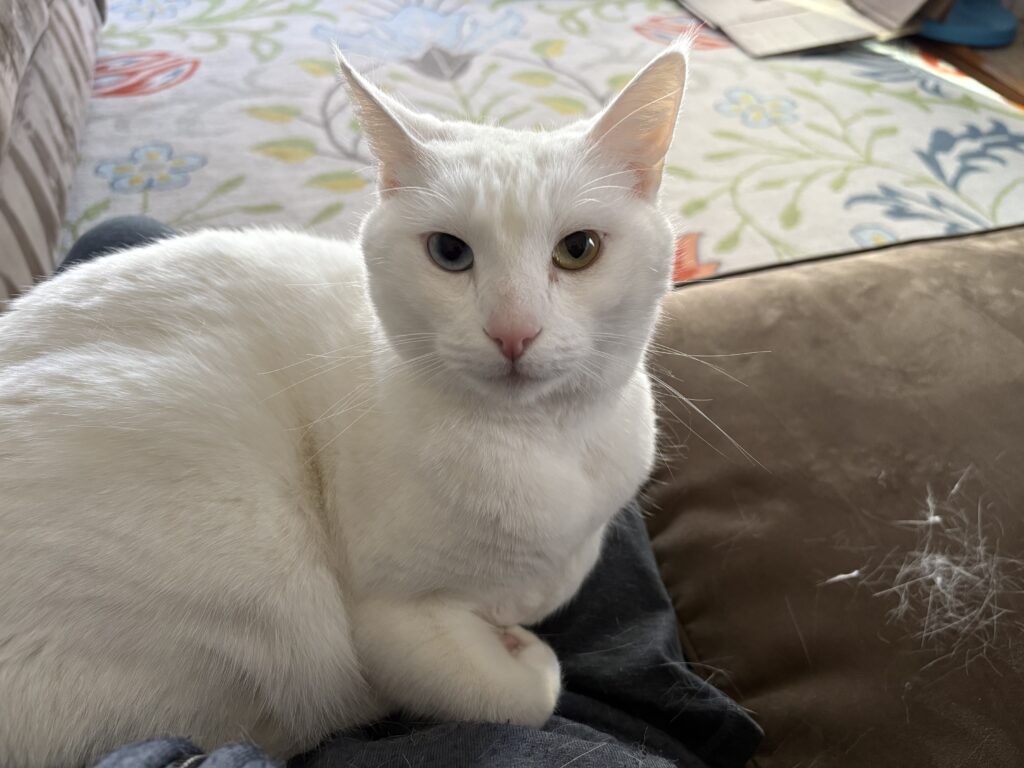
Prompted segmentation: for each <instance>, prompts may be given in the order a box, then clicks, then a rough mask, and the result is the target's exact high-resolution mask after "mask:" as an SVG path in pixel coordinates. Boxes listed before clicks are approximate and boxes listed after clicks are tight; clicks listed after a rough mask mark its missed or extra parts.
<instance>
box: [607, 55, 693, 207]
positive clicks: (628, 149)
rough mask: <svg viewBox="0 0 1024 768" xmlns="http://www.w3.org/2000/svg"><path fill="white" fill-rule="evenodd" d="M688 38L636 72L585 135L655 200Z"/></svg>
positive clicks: (682, 82)
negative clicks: (631, 172)
mask: <svg viewBox="0 0 1024 768" xmlns="http://www.w3.org/2000/svg"><path fill="white" fill-rule="evenodd" d="M689 49H690V42H689V40H688V39H682V40H679V41H677V42H676V43H674V44H673V45H672V46H670V47H669V49H668V50H667V51H665V52H664V53H662V54H661V55H660V56H658V57H657V58H656V59H654V61H652V62H651V63H650V64H648V65H647V66H646V67H644V69H643V70H642V71H641V72H640V73H639V74H638V75H637V76H636V77H634V78H633V79H632V80H631V81H630V83H629V85H627V86H626V87H625V88H623V89H622V92H621V93H620V94H619V95H618V96H617V97H616V98H615V100H614V101H613V102H612V103H611V104H609V105H608V106H607V107H605V110H604V111H603V112H602V113H601V114H600V115H598V116H597V118H596V119H595V121H594V124H593V127H591V129H590V133H589V134H588V138H587V141H588V143H589V145H590V146H591V147H592V148H593V149H594V150H596V151H598V152H600V153H601V154H602V155H603V156H604V157H606V158H609V159H610V160H612V161H613V162H615V163H617V164H619V165H621V166H622V169H623V170H624V171H633V174H634V176H633V179H634V181H633V188H634V190H635V191H636V192H637V194H638V195H640V196H641V197H643V198H646V199H648V200H653V199H654V198H655V197H656V196H657V194H658V187H659V186H660V185H661V173H662V168H663V166H664V164H665V155H666V153H667V152H668V148H669V146H670V145H671V144H672V135H673V133H675V128H676V118H677V117H678V116H679V106H680V104H681V103H682V100H683V89H684V88H685V85H686V65H687V59H688V57H689Z"/></svg>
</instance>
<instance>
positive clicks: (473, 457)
mask: <svg viewBox="0 0 1024 768" xmlns="http://www.w3.org/2000/svg"><path fill="white" fill-rule="evenodd" d="M459 426H460V427H461V428H457V427H456V426H455V425H453V424H452V423H445V422H444V421H439V422H437V423H435V424H434V425H431V426H429V427H427V428H425V429H424V430H423V431H421V432H420V433H419V435H417V438H416V439H415V440H410V441H408V443H407V445H406V449H405V451H404V455H405V458H404V459H403V460H402V462H403V464H404V466H405V469H406V470H407V471H406V472H404V473H402V476H401V478H400V479H399V478H398V477H397V475H396V483H397V485H396V487H395V488H394V492H393V493H392V494H391V498H392V499H393V500H394V502H395V505H396V506H395V508H393V509H391V510H389V511H388V512H387V513H386V514H387V516H389V517H391V516H395V517H397V518H401V519H402V522H401V523H397V524H396V525H395V527H394V529H397V530H401V531H402V532H403V537H402V540H401V541H400V542H399V541H392V542H391V543H390V545H389V547H388V549H389V551H390V552H392V553H394V554H396V555H397V558H398V560H397V561H396V562H395V563H392V566H394V567H395V568H399V569H400V568H401V566H400V565H399V563H400V562H406V563H408V562H410V561H415V562H416V568H415V569H410V570H411V571H415V572H416V576H417V578H419V579H421V580H422V581H423V582H426V583H429V584H430V585H431V586H433V587H436V588H451V587H458V588H463V587H465V586H466V585H472V588H473V589H474V590H476V591H478V592H480V593H484V592H487V593H492V594H493V593H498V592H502V591H504V590H506V589H512V590H515V589H518V588H520V587H521V586H522V585H523V584H524V583H527V582H529V583H533V584H535V585H543V584H544V583H546V582H551V581H558V580H559V579H561V578H562V576H563V573H564V570H565V568H566V567H567V566H566V564H567V562H568V561H569V560H570V559H571V558H572V557H573V556H574V555H575V554H576V553H577V552H578V551H579V550H580V549H581V548H584V547H586V546H588V545H589V543H591V542H593V541H594V539H595V537H597V536H599V534H600V532H601V530H602V529H603V527H604V526H605V525H606V524H607V522H608V521H609V520H610V519H611V517H612V516H613V515H614V514H615V513H616V512H617V511H618V510H619V509H620V508H621V507H622V506H623V505H624V504H625V503H626V502H627V501H628V500H629V499H630V498H631V497H632V496H633V494H634V493H635V492H636V490H637V487H638V486H639V484H640V483H641V482H643V480H644V478H645V477H646V474H647V472H648V470H649V466H650V461H651V455H652V453H653V424H652V421H651V419H649V418H648V415H647V414H646V413H645V412H644V411H643V409H642V408H641V409H639V410H638V411H637V412H636V413H634V414H630V418H629V419H626V420H610V421H609V424H608V426H607V427H606V428H599V429H592V428H591V429H577V430H573V429H562V428H559V426H557V425H548V426H546V427H544V426H542V427H539V428H538V427H537V426H536V425H527V426H518V425H513V426H508V425H501V424H477V425H468V426H467V425H459ZM398 486H401V489H399V487H398ZM541 588H542V589H543V587H541Z"/></svg>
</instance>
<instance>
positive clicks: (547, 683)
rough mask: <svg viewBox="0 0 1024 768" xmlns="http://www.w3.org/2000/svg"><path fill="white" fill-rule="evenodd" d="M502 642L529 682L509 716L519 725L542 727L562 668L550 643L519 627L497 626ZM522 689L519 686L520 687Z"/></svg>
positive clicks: (556, 692)
mask: <svg viewBox="0 0 1024 768" xmlns="http://www.w3.org/2000/svg"><path fill="white" fill-rule="evenodd" d="M499 637H500V639H501V643H502V645H504V646H505V650H507V651H508V653H509V655H511V656H512V657H513V658H515V659H516V660H517V661H518V662H519V663H520V664H521V665H522V667H523V671H524V672H527V674H526V675H525V676H524V679H523V681H522V682H523V683H525V684H526V685H527V686H529V690H527V691H525V693H527V695H526V696H523V697H522V701H521V705H522V709H521V714H519V715H518V716H516V717H514V718H510V719H509V721H510V722H515V723H516V724H518V725H532V726H535V727H537V728H539V727H541V726H542V725H544V723H546V722H547V721H548V719H549V718H550V717H551V715H552V714H553V713H554V711H555V704H557V703H558V695H559V693H560V692H561V690H562V670H561V667H560V666H559V664H558V657H557V656H556V655H555V652H554V651H553V650H551V646H549V645H548V644H547V643H545V642H544V641H543V640H541V639H540V638H539V637H537V636H536V635H535V634H533V633H532V632H530V631H529V630H526V629H523V628H522V627H516V626H512V627H502V628H500V630H499ZM520 690H522V688H520Z"/></svg>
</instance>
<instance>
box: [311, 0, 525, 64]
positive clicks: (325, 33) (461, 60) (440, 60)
mask: <svg viewBox="0 0 1024 768" xmlns="http://www.w3.org/2000/svg"><path fill="white" fill-rule="evenodd" d="M480 15H481V14H480V13H479V12H476V11H474V12H470V11H464V10H458V6H456V8H453V9H451V10H447V11H442V10H441V9H440V8H430V7H426V6H423V5H408V6H403V7H401V8H400V9H399V10H397V11H396V12H394V13H391V14H387V15H383V16H369V15H366V16H359V17H358V19H357V20H354V21H355V23H353V24H351V25H347V26H346V27H345V28H340V27H331V26H328V25H326V24H317V25H316V26H315V27H314V28H313V35H314V36H315V37H317V38H319V39H320V40H324V41H326V42H333V43H335V44H337V46H338V47H339V48H340V49H341V50H342V51H344V52H345V53H347V54H355V55H356V56H366V57H368V58H371V59H374V60H385V61H404V62H407V63H409V64H410V65H412V66H413V67H414V68H416V69H418V70H419V71H420V72H422V73H423V74H425V75H428V76H430V77H434V78H437V79H441V80H452V79H455V78H456V77H458V76H459V75H460V74H462V72H464V71H465V69H466V68H467V67H468V66H469V62H470V60H471V59H472V58H473V57H474V56H475V55H477V54H478V53H481V52H482V51H485V50H487V49H488V48H490V47H491V46H493V45H496V44H497V43H500V42H502V41H503V40H507V39H510V38H514V37H517V36H518V35H519V32H520V30H521V29H522V28H523V26H524V24H525V23H526V22H525V19H524V18H523V16H522V15H521V14H519V13H517V12H516V11H513V10H511V9H507V10H506V11H505V12H504V13H502V14H501V15H499V16H498V17H497V18H494V19H491V20H489V21H485V20H482V19H481V18H479V17H480Z"/></svg>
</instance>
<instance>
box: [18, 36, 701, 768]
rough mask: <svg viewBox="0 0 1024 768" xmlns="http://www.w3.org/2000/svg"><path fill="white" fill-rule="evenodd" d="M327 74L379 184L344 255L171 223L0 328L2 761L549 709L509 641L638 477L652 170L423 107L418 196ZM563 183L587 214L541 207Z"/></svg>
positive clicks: (649, 431) (543, 656)
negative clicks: (572, 176)
mask: <svg viewBox="0 0 1024 768" xmlns="http://www.w3.org/2000/svg"><path fill="white" fill-rule="evenodd" d="M674 56H675V58H672V56H666V57H662V59H660V60H659V61H661V62H663V63H662V65H661V70H664V71H666V72H669V70H671V71H670V72H669V74H670V75H671V77H672V78H675V79H676V80H678V88H679V89H681V85H682V81H681V78H682V71H681V68H682V64H681V62H682V54H681V53H679V52H678V51H676V52H675V53H674ZM665 62H667V64H665ZM649 69H653V70H654V71H655V72H656V73H657V72H658V69H657V62H656V64H655V65H652V67H651V68H649ZM349 76H350V78H353V76H352V75H349ZM664 77H666V78H669V75H664ZM648 79H650V77H649V78H648ZM665 82H668V80H667V79H666V81H665ZM665 82H660V81H659V82H657V83H648V84H647V85H648V86H650V87H657V88H660V89H663V88H664V86H665ZM352 85H353V88H354V89H355V96H356V98H359V99H362V98H367V99H369V101H366V102H365V103H363V104H362V110H361V111H362V114H363V118H364V121H367V122H368V127H367V132H368V133H369V134H370V135H371V140H372V141H373V142H374V145H375V149H376V151H377V152H378V154H379V155H380V156H381V161H382V180H383V189H384V193H385V194H384V200H383V201H382V203H381V205H380V206H379V207H378V209H377V210H375V211H374V212H373V213H371V215H370V217H369V218H368V220H367V221H366V223H365V224H364V228H363V235H362V248H360V246H358V245H357V244H352V243H342V242H336V241H329V240H322V239H316V238H312V237H308V236H304V235H297V234H293V233H287V232H264V231H251V232H242V233H238V232H205V233H199V234H196V235H192V236H188V237H183V238H177V239H172V240H169V241H165V242H162V243H157V244H154V245H150V246H147V247H146V248H143V249H138V250H134V251H130V252H126V253H122V254H117V255H114V256H109V257H105V258H103V259H101V260H99V261H96V262H92V263H90V264H87V265H84V266H82V267H79V268H76V269H75V270H72V271H71V272H70V273H68V274H66V275H63V276H60V277H59V278H56V279H54V280H53V281H51V282H49V283H46V284H43V285H41V286H39V287H38V288H36V289H35V290H33V291H32V292H31V293H29V294H28V295H27V296H26V297H24V298H23V299H21V300H20V301H18V302H16V304H15V306H14V307H13V309H12V310H11V311H10V312H9V313H8V314H7V315H5V316H3V317H2V318H0V532H2V536H0V764H2V765H4V766H5V768H41V767H42V766H58V767H60V768H64V767H65V766H66V767H67V768H71V766H75V765H78V764H80V763H81V762H83V761H85V760H87V759H91V758H92V757H94V756H95V755H96V754H98V753H100V752H102V751H104V750H106V749H110V748H112V747H114V746H116V745H117V744H119V743H122V742H125V741H130V740H135V739H140V738H145V737H150V736H156V735H166V734H175V735H185V736H189V737H192V738H193V739H195V740H196V741H197V742H198V743H200V744H203V745H205V746H213V745H216V744H217V743H221V742H224V741H229V740H234V739H240V738H252V739H254V740H256V741H257V743H259V744H260V745H261V746H264V747H265V748H267V749H269V750H270V751H272V752H274V753H275V754H278V755H287V754H290V753H293V752H295V751H297V750H299V749H302V748H304V747H309V746H312V745H313V744H314V743H315V742H316V741H317V740H318V739H320V738H322V737H324V736H325V735H327V734H328V733H330V732H331V731H333V730H337V729H339V728H342V727H344V726H347V725H352V724H355V723H359V722H366V721H368V720H370V719H373V718H374V717H377V716H380V715H382V714H384V713H386V712H387V711H390V710H393V709H396V708H402V709H406V710H408V711H411V712H414V713H417V714H420V715H428V716H438V717H447V718H460V719H486V720H497V721H506V720H509V721H513V722H518V723H526V724H533V725H540V724H541V723H543V722H544V721H545V720H546V719H547V717H548V716H549V715H550V713H551V710H552V709H553V707H554V704H555V700H556V698H557V695H558V691H559V679H558V664H557V660H556V659H555V658H554V655H553V653H552V652H551V650H550V649H549V648H548V647H547V646H546V645H545V644H544V643H542V642H541V641H539V640H538V639H537V638H536V637H534V636H533V635H531V634H530V633H528V632H526V631H525V630H522V629H520V628H519V626H518V625H521V624H529V623H532V622H535V621H537V620H539V619H541V618H543V617H544V616H545V615H547V614H549V613H550V612H551V611H553V610H555V609H556V608H557V607H558V606H560V605H562V604H564V603H565V602H566V601H567V600H568V599H569V598H570V597H571V596H572V594H573V593H574V592H575V591H576V589H577V588H578V586H579V584H580V583H581V581H582V579H583V578H584V577H585V576H586V574H587V572H588V571H589V570H590V569H591V567H592V566H593V564H594V563H595V561H596V559H597V556H598V553H599V549H600V543H601V537H602V534H603V532H604V530H605V528H606V526H607V525H608V524H609V522H610V520H611V519H612V517H613V515H614V514H615V512H616V510H618V509H619V508H620V507H621V506H622V505H623V504H624V503H625V502H626V501H627V500H628V499H629V498H630V496H632V494H634V493H635V491H636V490H637V488H638V486H639V484H640V483H641V482H642V481H643V480H644V478H645V477H646V475H647V473H648V471H649V469H650V466H651V462H652V460H653V454H654V416H653V408H652V399H651V393H650V385H649V382H648V379H647V376H646V374H645V372H644V370H643V364H642V359H643V355H644V350H645V346H646V341H647V339H648V337H649V334H650V331H651V328H652V326H653V322H654V318H655V315H656V303H657V299H658V297H659V296H660V293H661V292H663V291H664V290H665V288H666V286H667V278H668V269H669V254H670V253H671V242H672V239H671V231H670V229H669V227H668V225H667V223H665V221H664V219H663V218H662V217H661V216H660V214H658V213H657V212H656V211H655V210H654V207H653V206H652V205H651V203H650V199H649V195H648V194H647V193H648V192H649V191H650V190H649V189H648V188H647V187H646V186H643V184H645V183H646V177H644V178H643V179H641V180H639V181H637V182H636V184H635V186H632V185H622V184H614V183H611V184H609V183H608V182H607V179H608V178H609V175H610V176H611V177H614V176H615V175H616V174H620V173H623V172H624V171H622V170H621V167H622V165H621V164H617V158H616V157H615V156H614V155H613V156H610V157H607V156H602V157H601V158H600V159H591V158H589V157H588V158H587V161H586V162H585V163H578V164H577V165H578V166H579V168H578V169H576V170H573V169H574V168H575V166H573V165H572V164H571V163H567V162H565V161H564V160H560V155H559V153H560V152H561V153H562V154H565V152H566V151H565V150H564V149H560V148H559V147H560V145H564V144H565V143H566V142H569V143H570V144H571V143H572V142H578V143H579V144H580V145H581V147H579V148H577V149H576V150H575V152H574V154H573V156H574V157H575V156H578V155H580V154H581V151H582V153H583V154H586V151H585V150H586V146H587V145H586V142H587V141H591V142H592V141H593V140H594V139H593V135H592V134H593V130H594V129H592V134H591V136H590V138H588V136H587V135H586V134H585V133H584V132H582V131H578V130H577V131H567V132H565V133H564V134H562V135H560V136H556V135H555V134H549V135H545V134H527V135H525V136H522V137H521V138H520V139H519V140H518V145H517V147H516V148H515V150H514V151H512V152H511V153H510V152H508V151H503V150H502V149H501V146H500V145H501V143H502V142H503V141H505V140H506V139H508V136H511V135H512V133H511V132H502V131H501V130H500V129H483V128H477V127H452V126H445V127H441V124H439V123H437V122H436V121H430V120H426V119H423V121H422V122H421V123H419V124H417V125H416V127H415V128H409V132H410V133H411V134H415V135H416V138H417V142H422V143H417V144H416V146H417V147H418V148H419V150H420V151H426V150H425V148H429V149H430V150H431V152H432V161H431V162H432V163H433V164H434V165H433V166H432V167H434V168H435V169H436V168H437V167H442V166H443V167H445V168H446V169H447V170H446V175H445V177H444V178H443V179H441V178H425V177H424V171H423V164H419V165H418V166H417V167H416V168H414V167H413V166H414V165H417V164H416V163H412V162H410V158H409V157H403V156H400V155H401V152H399V150H396V149H395V146H396V141H397V139H400V138H401V137H397V139H396V136H397V134H396V133H395V131H396V130H397V129H396V128H395V127H394V126H391V127H388V126H387V125H382V121H385V120H386V119H388V118H389V117H390V113H389V112H388V111H387V110H384V109H383V108H382V107H381V106H380V104H379V103H378V102H377V101H376V100H375V98H377V97H375V96H374V95H373V94H372V92H370V91H368V90H365V89H366V86H365V84H364V83H362V82H361V81H359V80H358V78H353V82H352ZM640 85H644V83H643V82H640ZM360 89H364V90H360ZM635 91H636V92H635V93H634V97H635V98H636V99H639V101H635V102H634V103H630V102H629V101H628V99H625V98H623V99H620V102H624V103H623V104H622V105H621V106H620V108H621V109H622V110H624V111H623V113H622V114H623V115H625V117H626V118H627V119H628V118H629V117H630V115H631V114H634V113H635V107H636V105H637V104H640V103H641V102H642V101H647V100H648V99H647V96H648V95H649V90H648V91H645V90H644V89H643V88H639V87H638V88H637V89H635ZM627 95H628V94H627ZM375 105H376V106H375ZM648 106H649V105H648ZM375 108H376V109H381V110H382V112H381V113H380V114H376V113H374V111H373V110H374V109H375ZM677 108H678V98H676V99H675V101H674V103H673V104H672V105H671V114H670V115H668V114H667V113H666V116H664V117H663V121H664V123H665V124H666V125H668V126H669V136H670V135H671V127H672V126H673V125H674V119H675V111H676V109H677ZM630 110H633V112H631V111H630ZM663 111H664V110H663ZM402 118H403V120H404V121H405V124H406V126H407V127H408V124H409V122H410V121H412V120H415V119H418V118H415V117H414V116H411V115H408V114H403V115H402ZM612 118H615V119H616V120H618V118H619V115H617V114H614V113H612V114H611V115H610V117H608V115H606V117H605V119H606V120H611V119H612ZM374 121H377V122H376V124H374ZM619 122H621V121H619ZM618 124H619V123H618V122H615V123H614V125H613V126H612V128H611V129H608V128H607V126H606V132H609V131H610V130H611V131H613V130H614V127H615V126H617V125H618ZM609 125H611V123H609ZM598 127H600V124H598ZM389 131H390V133H389ZM430 131H437V134H436V135H434V136H430V135H427V134H428V133H429V132H430ZM405 138H406V139H409V136H408V135H406V136H405ZM662 143H663V144H664V146H663V147H660V148H658V151H659V152H660V153H661V154H663V152H664V149H665V148H667V140H665V141H663V142H662ZM405 149H406V150H408V149H409V148H408V147H406V148H405ZM481 150H484V151H483V152H481ZM395 152H398V154H397V155H396V154H395ZM517 152H518V154H517ZM560 163H561V164H560ZM650 165H652V163H648V166H650ZM467 169H468V170H467ZM560 169H561V170H560ZM565 169H568V170H565ZM647 170H648V171H649V170H650V169H649V168H648V169H647ZM570 171H572V172H576V173H579V174H581V176H580V177H579V178H578V179H577V180H576V182H575V183H576V185H577V186H581V187H586V194H585V195H584V197H585V198H586V199H585V200H582V201H581V198H580V196H579V195H577V197H576V198H574V199H573V202H574V205H573V206H571V207H570V208H571V209H570V210H568V211H567V212H561V211H558V210H554V211H552V210H551V208H552V200H553V199H555V200H557V197H558V196H559V195H562V194H564V190H562V189H561V188H560V186H559V184H560V183H561V182H559V179H558V176H557V174H558V173H563V174H564V173H569V172H570ZM628 172H629V173H630V174H632V173H633V172H634V171H633V170H629V171H628ZM481 173H483V174H484V175H483V176H481V175H480V174H481ZM641 173H643V171H642V170H641ZM659 173H660V166H659ZM467 174H476V175H477V176H476V179H477V180H476V183H475V185H474V186H473V190H474V192H475V194H476V197H475V198H474V197H473V195H470V194H469V192H468V188H465V191H464V192H463V191H462V190H463V188H464V187H465V179H463V178H461V176H463V175H467ZM516 174H522V175H523V176H524V177H525V178H523V179H519V180H517V179H514V178H513V179H512V180H511V181H510V179H509V177H510V176H511V177H514V176H516ZM545 174H548V175H549V176H550V175H551V174H555V176H554V178H555V181H554V182H552V181H551V178H546V177H545ZM398 179H400V180H401V181H402V183H403V184H406V185H407V186H404V187H403V186H401V185H400V184H398V183H396V180H398ZM556 182H558V183H556ZM460 185H462V187H460ZM601 186H603V187H604V188H603V189H599V188H598V187H601ZM416 189H419V190H429V191H427V192H422V193H421V194H414V192H415V190H416ZM654 189H656V184H655V186H654ZM403 190H405V191H403ZM460 194H462V195H463V196H464V197H465V199H460ZM439 199H443V200H444V201H446V202H444V204H443V205H437V206H435V208H436V210H433V211H428V210H426V208H427V207H428V206H429V205H430V204H431V201H433V200H439ZM494 207H497V209H500V210H494ZM556 208H557V206H556ZM454 216H458V217H459V220H458V221H455V220H453V218H452V217H454ZM495 218H497V220H498V223H495V221H494V219H495ZM595 219H600V222H597V221H594V223H590V222H591V221H592V220H595ZM488 222H489V223H488ZM598 224H600V226H601V227H602V228H603V231H604V232H605V233H606V234H605V235H604V238H605V241H604V242H605V245H604V246H603V247H604V251H603V252H602V254H601V257H600V258H601V259H603V262H604V263H602V262H601V261H599V262H597V264H595V266H594V267H593V268H590V269H587V270H585V272H580V273H576V272H568V271H566V272H564V273H562V272H559V271H556V270H554V269H553V268H552V266H551V262H550V260H549V258H546V257H545V256H544V252H545V251H547V252H550V249H551V244H552V242H555V243H557V242H558V238H559V237H562V236H564V233H565V231H566V230H568V231H570V232H571V231H573V230H574V229H577V228H582V227H584V226H588V225H589V226H592V227H595V229H596V227H597V226H598ZM631 227H632V230H631V229H630V228H631ZM424 229H425V230H426V231H427V232H429V231H435V230H440V231H452V230H455V229H458V231H459V236H460V237H461V238H462V239H463V240H465V241H466V242H469V243H472V247H473V252H474V253H475V254H476V255H475V263H474V265H473V269H472V270H470V271H465V272H457V271H445V270H443V269H439V268H438V266H437V265H435V264H432V263H431V262H430V260H429V259H428V258H426V257H425V256H424V255H423V253H422V248H423V244H422V240H421V237H420V233H421V230H424ZM631 240H632V241H635V242H632V243H631ZM460 242H461V241H460ZM634 246H635V247H634ZM537 249H540V251H541V253H540V257H539V258H534V256H535V251H536V250H537ZM635 250H641V251H650V253H641V255H640V256H637V255H635V254H634V253H632V252H633V251H635ZM627 258H632V259H634V261H633V263H628V262H626V261H625V260H626V259H627ZM598 264H600V265H601V266H600V271H599V270H598V266H597V265H598ZM627 283H628V284H631V286H632V287H630V288H629V289H626V288H625V287H624V284H627ZM478 317H479V319H478ZM495 318H497V320H495ZM509 318H512V319H511V320H509ZM502 323H504V325H502ZM481 325H483V328H481ZM522 327H530V328H533V330H530V331H529V333H530V334H532V335H525V332H522V333H520V332H519V331H518V330H516V329H519V328H522ZM510 329H511V330H510ZM516 333H518V334H519V335H518V336H516V335H515V334H516ZM488 337H490V338H488ZM509 339H512V341H509ZM524 339H525V342H524V341H523V340H524ZM495 342H498V343H497V345H496V344H495ZM527 344H528V345H529V348H528V349H527V348H526V345H527ZM508 345H512V346H514V347H515V351H508V350H509V349H512V347H511V346H508ZM515 345H518V346H515ZM503 353H504V356H503Z"/></svg>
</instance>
